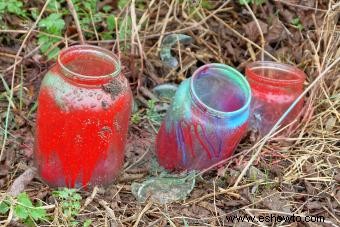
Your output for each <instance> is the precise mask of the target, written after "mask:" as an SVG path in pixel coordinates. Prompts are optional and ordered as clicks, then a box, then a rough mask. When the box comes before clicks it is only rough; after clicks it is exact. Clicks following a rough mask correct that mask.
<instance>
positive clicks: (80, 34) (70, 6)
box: [66, 0, 85, 45]
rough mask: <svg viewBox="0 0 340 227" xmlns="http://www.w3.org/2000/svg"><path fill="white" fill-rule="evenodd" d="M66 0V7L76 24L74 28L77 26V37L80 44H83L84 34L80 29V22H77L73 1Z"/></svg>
mask: <svg viewBox="0 0 340 227" xmlns="http://www.w3.org/2000/svg"><path fill="white" fill-rule="evenodd" d="M66 1H67V5H68V8H69V10H70V11H71V14H72V16H73V19H74V23H75V24H76V28H77V31H78V34H79V38H80V43H81V44H82V45H84V44H85V39H84V35H83V32H82V31H81V27H80V23H79V20H78V15H77V12H76V10H75V9H74V5H73V2H72V0H66Z"/></svg>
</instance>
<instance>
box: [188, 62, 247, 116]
mask: <svg viewBox="0 0 340 227" xmlns="http://www.w3.org/2000/svg"><path fill="white" fill-rule="evenodd" d="M209 70H218V72H220V73H219V75H220V76H222V77H226V78H228V79H230V80H232V81H234V82H235V83H234V84H233V85H234V86H235V87H237V88H238V91H239V92H240V94H239V96H241V97H242V104H241V105H240V107H239V108H237V109H234V110H232V111H223V110H218V109H215V108H213V107H211V106H210V105H209V104H207V103H205V102H204V101H203V100H202V99H201V98H200V95H198V91H196V88H195V82H196V80H197V78H198V77H199V76H200V74H201V73H206V72H207V71H209ZM213 75H214V74H211V75H209V76H208V77H207V78H208V79H209V78H211V77H212V76H213ZM221 86H223V85H221ZM209 89H210V90H209ZM223 89H224V90H227V89H228V88H227V87H225V88H223ZM211 90H213V88H211V87H207V91H209V92H211ZM213 91H214V90H213ZM214 92H215V91H214ZM200 93H202V92H200ZM189 94H190V98H191V100H192V103H193V104H194V105H195V106H196V107H197V108H198V109H199V110H201V111H202V112H204V113H208V114H209V115H212V116H215V117H218V118H232V117H237V116H239V115H240V114H243V113H244V112H245V111H247V110H248V109H249V105H250V101H251V90H250V86H249V84H248V82H247V81H246V79H245V78H244V76H243V75H242V74H241V73H239V72H238V71H237V70H235V69H234V68H232V67H230V66H227V65H224V64H217V63H213V64H206V65H204V66H202V67H200V68H198V69H197V70H196V71H195V72H194V74H193V76H192V77H191V81H190V87H189ZM225 98H226V97H223V96H221V95H219V94H218V93H217V92H216V99H220V100H221V102H223V101H224V100H225ZM233 101H234V100H233Z"/></svg>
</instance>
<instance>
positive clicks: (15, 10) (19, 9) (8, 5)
mask: <svg viewBox="0 0 340 227" xmlns="http://www.w3.org/2000/svg"><path fill="white" fill-rule="evenodd" d="M5 13H9V14H14V15H17V16H23V17H24V16H26V11H25V10H24V9H23V3H22V1H18V0H7V1H0V20H1V19H2V18H1V17H2V15H4V14H5Z"/></svg>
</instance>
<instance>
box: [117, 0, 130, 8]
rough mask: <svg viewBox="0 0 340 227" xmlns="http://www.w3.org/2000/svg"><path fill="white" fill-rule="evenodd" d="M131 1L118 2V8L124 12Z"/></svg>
mask: <svg viewBox="0 0 340 227" xmlns="http://www.w3.org/2000/svg"><path fill="white" fill-rule="evenodd" d="M128 2H129V0H119V1H118V8H119V9H120V10H122V9H123V8H124V7H125V6H126V5H127V4H128Z"/></svg>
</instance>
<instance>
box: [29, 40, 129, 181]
mask: <svg viewBox="0 0 340 227" xmlns="http://www.w3.org/2000/svg"><path fill="white" fill-rule="evenodd" d="M131 109H132V93H131V90H130V87H129V83H128V81H127V79H126V78H125V77H124V75H123V74H122V73H121V65H120V61H119V59H118V58H117V57H116V56H115V55H114V54H113V53H112V52H110V51H108V50H105V49H103V48H100V47H95V46H88V45H77V46H72V47H69V48H66V49H64V50H62V51H61V52H60V54H59V56H58V61H57V63H56V64H55V65H54V66H53V67H52V68H51V69H50V70H49V71H48V72H47V74H46V75H45V77H44V79H43V81H42V85H41V88H40V93H39V98H38V111H37V120H36V133H35V147H34V155H35V162H36V165H37V167H38V171H39V174H40V176H41V178H42V179H43V180H44V181H45V182H46V183H48V184H49V185H51V186H58V187H62V186H66V187H83V186H87V185H97V184H107V183H110V182H111V181H112V180H113V179H114V178H115V176H117V174H118V173H119V171H120V169H121V167H122V165H123V161H124V147H125V143H126V137H127V130H128V123H129V119H130V114H131Z"/></svg>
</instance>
